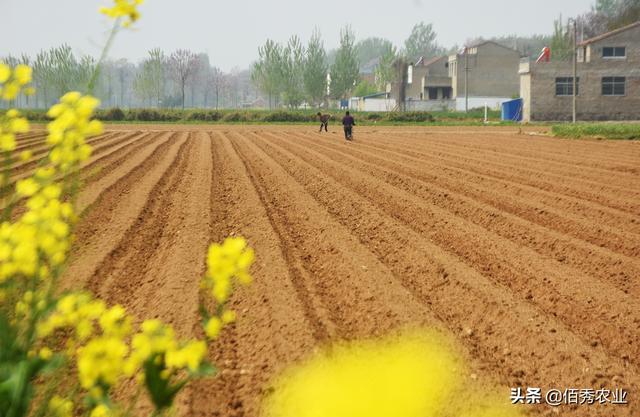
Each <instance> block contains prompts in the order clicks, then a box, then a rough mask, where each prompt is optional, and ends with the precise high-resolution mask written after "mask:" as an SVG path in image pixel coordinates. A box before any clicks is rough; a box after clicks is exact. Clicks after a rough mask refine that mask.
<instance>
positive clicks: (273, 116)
mask: <svg viewBox="0 0 640 417" xmlns="http://www.w3.org/2000/svg"><path fill="white" fill-rule="evenodd" d="M316 113H317V111H313V110H306V111H303V110H294V111H287V110H273V111H268V110H208V109H193V110H176V109H130V110H122V109H119V108H112V109H100V110H98V111H97V112H96V117H97V118H98V119H100V120H103V121H113V122H166V123H177V122H205V123H206V122H209V123H216V122H219V123H311V122H316V121H317V116H316ZM329 113H330V114H332V116H333V118H334V121H336V120H339V119H341V118H342V115H343V114H344V113H343V112H342V111H340V110H333V111H330V112H329ZM23 114H25V115H26V116H27V117H28V118H29V119H30V120H32V121H34V122H46V121H47V120H48V119H47V116H46V112H45V111H43V110H25V111H23ZM353 114H354V116H355V118H356V121H358V120H359V121H362V122H389V123H430V122H436V121H447V120H462V119H467V120H475V119H476V118H477V116H476V115H475V114H464V113H461V114H460V113H455V112H436V113H428V112H353Z"/></svg>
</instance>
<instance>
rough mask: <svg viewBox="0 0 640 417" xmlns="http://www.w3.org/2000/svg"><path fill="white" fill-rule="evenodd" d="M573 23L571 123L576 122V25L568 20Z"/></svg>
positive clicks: (574, 20) (574, 21)
mask: <svg viewBox="0 0 640 417" xmlns="http://www.w3.org/2000/svg"><path fill="white" fill-rule="evenodd" d="M570 20H571V21H573V97H572V98H573V114H572V119H571V120H572V122H573V123H575V122H576V118H577V117H576V113H577V110H576V104H577V96H578V91H577V90H578V25H577V22H576V19H570Z"/></svg>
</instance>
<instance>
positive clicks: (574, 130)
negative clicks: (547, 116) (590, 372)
mask: <svg viewBox="0 0 640 417" xmlns="http://www.w3.org/2000/svg"><path fill="white" fill-rule="evenodd" d="M551 133H552V134H553V135H554V136H558V137H562V138H573V139H582V138H598V139H627V140H632V139H640V123H578V124H561V125H554V126H552V127H551Z"/></svg>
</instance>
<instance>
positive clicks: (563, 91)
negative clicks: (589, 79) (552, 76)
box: [556, 77, 580, 96]
mask: <svg viewBox="0 0 640 417" xmlns="http://www.w3.org/2000/svg"><path fill="white" fill-rule="evenodd" d="M578 94H580V77H578V78H577V79H576V95H578ZM572 95H573V77H558V78H556V96H572Z"/></svg>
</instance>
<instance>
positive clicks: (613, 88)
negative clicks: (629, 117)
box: [602, 77, 626, 96]
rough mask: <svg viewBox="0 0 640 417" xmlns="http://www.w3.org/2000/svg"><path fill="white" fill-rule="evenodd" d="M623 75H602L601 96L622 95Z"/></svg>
mask: <svg viewBox="0 0 640 417" xmlns="http://www.w3.org/2000/svg"><path fill="white" fill-rule="evenodd" d="M625 82H626V78H625V77H602V95H603V96H624V94H625Z"/></svg>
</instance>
